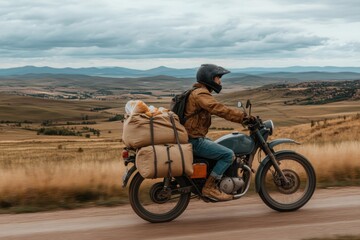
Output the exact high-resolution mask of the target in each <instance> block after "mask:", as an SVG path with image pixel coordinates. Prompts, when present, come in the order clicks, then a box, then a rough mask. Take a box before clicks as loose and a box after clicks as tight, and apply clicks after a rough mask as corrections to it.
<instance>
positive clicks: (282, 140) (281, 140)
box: [269, 138, 300, 149]
mask: <svg viewBox="0 0 360 240" xmlns="http://www.w3.org/2000/svg"><path fill="white" fill-rule="evenodd" d="M284 143H293V144H298V145H300V143H298V142H296V141H295V140H292V139H290V138H279V139H275V140H274V141H271V142H269V148H270V149H273V148H274V147H275V146H276V145H279V144H284Z"/></svg>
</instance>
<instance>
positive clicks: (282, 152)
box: [255, 139, 295, 193]
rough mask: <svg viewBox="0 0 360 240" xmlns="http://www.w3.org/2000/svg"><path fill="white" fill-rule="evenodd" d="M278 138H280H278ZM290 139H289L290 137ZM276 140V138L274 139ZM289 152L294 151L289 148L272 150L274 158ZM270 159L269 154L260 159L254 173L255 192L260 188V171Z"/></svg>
mask: <svg viewBox="0 0 360 240" xmlns="http://www.w3.org/2000/svg"><path fill="white" fill-rule="evenodd" d="M279 140H280V139H279ZM290 140H291V139H290ZM275 141H276V140H275ZM289 153H295V152H294V151H291V150H282V151H278V152H274V156H275V158H276V157H278V156H280V155H282V154H289ZM269 161H271V159H270V157H269V156H266V157H265V158H264V159H263V160H261V162H260V165H259V167H258V169H257V171H256V175H255V189H256V192H257V193H258V192H259V190H260V185H261V179H260V176H261V173H262V172H263V171H264V167H265V165H266V164H267V163H268V162H269Z"/></svg>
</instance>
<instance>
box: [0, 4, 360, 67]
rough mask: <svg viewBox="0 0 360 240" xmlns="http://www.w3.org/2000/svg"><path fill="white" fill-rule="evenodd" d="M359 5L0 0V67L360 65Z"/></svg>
mask: <svg viewBox="0 0 360 240" xmlns="http://www.w3.org/2000/svg"><path fill="white" fill-rule="evenodd" d="M359 13H360V2H359V1H358V0H342V1H338V0H327V1H326V0H317V1H313V0H311V1H310V0H302V1H298V0H226V1H224V0H221V1H218V0H215V1H212V0H196V1H194V0H182V1H169V0H151V1H148V0H97V1H95V0H77V1H70V0H62V1H60V0H59V1H55V0H41V1H38V0H32V1H29V0H16V1H13V0H1V1H0V27H1V28H0V29H1V30H0V68H7V67H15V66H24V65H35V66H52V67H89V66H99V67H103V66H122V67H130V68H138V69H148V68H153V67H157V66H160V65H165V66H168V67H175V68H186V67H197V66H199V65H200V64H201V63H217V64H220V65H224V66H226V67H229V68H242V67H284V66H293V65H298V66H299V65H300V66H360V14H359Z"/></svg>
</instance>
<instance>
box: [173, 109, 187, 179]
mask: <svg viewBox="0 0 360 240" xmlns="http://www.w3.org/2000/svg"><path fill="white" fill-rule="evenodd" d="M169 116H170V121H171V124H172V127H173V130H174V135H175V138H176V142H177V145H178V146H179V151H180V155H181V163H182V175H184V174H185V159H184V153H183V150H182V147H181V145H180V140H179V133H178V131H177V129H176V125H175V120H174V116H173V114H172V113H169Z"/></svg>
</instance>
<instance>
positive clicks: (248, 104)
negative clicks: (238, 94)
mask: <svg viewBox="0 0 360 240" xmlns="http://www.w3.org/2000/svg"><path fill="white" fill-rule="evenodd" d="M250 106H251V102H250V99H248V100H247V101H246V108H249V107H250Z"/></svg>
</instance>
